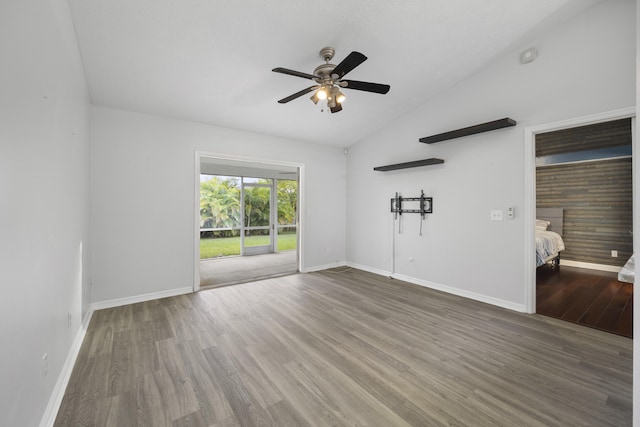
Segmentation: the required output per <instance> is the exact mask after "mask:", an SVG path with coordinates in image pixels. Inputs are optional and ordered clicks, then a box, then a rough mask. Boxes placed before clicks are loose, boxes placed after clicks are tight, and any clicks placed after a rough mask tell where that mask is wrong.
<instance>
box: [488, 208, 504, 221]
mask: <svg viewBox="0 0 640 427" xmlns="http://www.w3.org/2000/svg"><path fill="white" fill-rule="evenodd" d="M502 217H503V215H502V211H496V210H492V211H491V221H502Z"/></svg>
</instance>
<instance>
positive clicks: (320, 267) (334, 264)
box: [300, 261, 347, 273]
mask: <svg viewBox="0 0 640 427" xmlns="http://www.w3.org/2000/svg"><path fill="white" fill-rule="evenodd" d="M346 265H347V263H346V262H344V261H336V262H332V263H331V264H324V265H316V266H313V267H308V268H305V269H304V271H302V270H300V272H301V273H313V272H314V271H321V270H328V269H330V268H336V267H345V266H346Z"/></svg>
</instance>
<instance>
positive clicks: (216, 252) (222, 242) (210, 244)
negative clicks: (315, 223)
mask: <svg viewBox="0 0 640 427" xmlns="http://www.w3.org/2000/svg"><path fill="white" fill-rule="evenodd" d="M296 243H297V239H296V233H281V234H279V235H278V250H279V251H288V250H292V249H295V248H296ZM268 244H269V236H250V237H245V245H246V246H261V245H268ZM229 255H240V237H221V238H202V239H200V259H207V258H215V257H219V256H229Z"/></svg>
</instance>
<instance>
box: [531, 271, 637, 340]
mask: <svg viewBox="0 0 640 427" xmlns="http://www.w3.org/2000/svg"><path fill="white" fill-rule="evenodd" d="M536 294H537V302H536V312H537V313H539V314H543V315H545V316H550V317H555V318H556V319H562V320H566V321H569V322H575V323H578V324H580V325H585V326H589V327H592V328H598V329H602V330H603V331H607V332H611V333H614V334H618V335H622V336H625V337H628V338H632V337H633V284H631V283H623V282H619V281H618V275H617V273H611V272H607V271H598V270H588V269H584V268H576V267H567V266H560V268H551V267H550V266H547V265H545V266H541V267H540V268H538V270H537V285H536Z"/></svg>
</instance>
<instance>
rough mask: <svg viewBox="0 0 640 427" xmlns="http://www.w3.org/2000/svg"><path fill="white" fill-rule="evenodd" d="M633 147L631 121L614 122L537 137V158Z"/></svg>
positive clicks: (547, 133) (548, 133) (546, 133)
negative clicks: (600, 149) (625, 146)
mask: <svg viewBox="0 0 640 427" xmlns="http://www.w3.org/2000/svg"><path fill="white" fill-rule="evenodd" d="M623 145H631V119H620V120H613V121H610V122H604V123H596V124H593V125H587V126H580V127H576V128H571V129H563V130H557V131H553V132H545V133H540V134H538V135H536V157H541V156H549V155H552V154H562V153H572V152H575V151H584V150H594V149H598V148H609V147H620V146H623Z"/></svg>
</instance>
